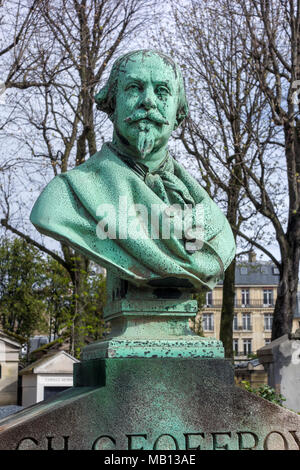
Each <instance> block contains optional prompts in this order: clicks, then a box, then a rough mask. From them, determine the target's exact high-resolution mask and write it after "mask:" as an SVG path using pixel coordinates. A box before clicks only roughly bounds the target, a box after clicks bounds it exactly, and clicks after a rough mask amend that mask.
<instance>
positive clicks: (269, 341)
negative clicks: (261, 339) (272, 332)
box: [265, 338, 271, 346]
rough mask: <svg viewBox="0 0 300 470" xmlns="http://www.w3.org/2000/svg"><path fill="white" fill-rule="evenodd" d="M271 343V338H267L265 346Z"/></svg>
mask: <svg viewBox="0 0 300 470" xmlns="http://www.w3.org/2000/svg"><path fill="white" fill-rule="evenodd" d="M270 343H271V338H265V346H266V345H267V344H270Z"/></svg>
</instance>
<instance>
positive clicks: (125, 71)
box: [119, 53, 177, 80]
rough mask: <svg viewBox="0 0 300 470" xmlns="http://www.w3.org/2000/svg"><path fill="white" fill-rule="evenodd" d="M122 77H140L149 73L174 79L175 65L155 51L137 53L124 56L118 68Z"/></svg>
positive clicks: (175, 75) (175, 76) (175, 74)
mask: <svg viewBox="0 0 300 470" xmlns="http://www.w3.org/2000/svg"><path fill="white" fill-rule="evenodd" d="M119 72H120V73H121V76H122V78H127V77H130V76H132V77H138V76H140V77H142V76H143V75H145V74H149V73H151V74H152V75H155V76H157V77H159V76H162V75H163V76H165V77H168V78H169V80H176V78H177V73H176V69H175V65H174V66H173V65H172V63H171V62H169V61H168V60H167V59H166V58H164V57H162V56H160V55H159V54H155V53H151V54H150V53H148V54H143V53H137V54H134V55H132V56H129V57H127V58H126V61H124V62H123V63H122V64H121V66H120V69H119Z"/></svg>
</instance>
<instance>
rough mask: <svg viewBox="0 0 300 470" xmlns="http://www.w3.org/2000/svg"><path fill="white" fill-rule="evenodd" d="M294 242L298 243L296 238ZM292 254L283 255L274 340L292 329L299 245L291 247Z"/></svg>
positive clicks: (275, 313) (273, 330) (276, 305)
mask: <svg viewBox="0 0 300 470" xmlns="http://www.w3.org/2000/svg"><path fill="white" fill-rule="evenodd" d="M293 244H294V245H295V244H296V240H294V242H293ZM289 248H290V249H289V253H290V254H291V255H290V256H287V257H283V256H282V264H281V273H280V281H279V285H278V289H277V300H276V303H275V308H274V317H273V326H272V341H274V340H275V339H277V338H280V337H281V336H283V335H285V334H288V333H290V332H291V330H292V326H293V317H294V314H295V311H296V305H297V288H298V269H299V247H298V246H297V247H295V246H294V247H293V246H292V247H289Z"/></svg>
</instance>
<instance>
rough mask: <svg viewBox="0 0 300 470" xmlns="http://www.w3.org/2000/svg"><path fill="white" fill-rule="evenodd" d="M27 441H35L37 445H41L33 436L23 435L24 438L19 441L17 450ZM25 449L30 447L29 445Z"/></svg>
mask: <svg viewBox="0 0 300 470" xmlns="http://www.w3.org/2000/svg"><path fill="white" fill-rule="evenodd" d="M25 441H31V442H33V443H34V444H35V445H36V446H38V445H39V443H38V441H37V440H36V439H34V438H33V437H23V439H21V440H20V442H19V443H18V445H17V447H16V450H21V449H20V446H21V445H22V443H23V442H25ZM25 449H28V447H27V446H25V447H24V450H25Z"/></svg>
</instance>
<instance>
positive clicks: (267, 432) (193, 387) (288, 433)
mask: <svg viewBox="0 0 300 470" xmlns="http://www.w3.org/2000/svg"><path fill="white" fill-rule="evenodd" d="M75 383H76V387H74V388H73V389H71V390H70V391H66V392H63V393H62V394H60V395H58V396H57V397H56V398H54V399H52V400H50V401H46V402H42V403H41V404H37V405H35V406H33V407H30V408H28V409H26V410H23V411H21V412H19V413H17V414H16V415H14V416H10V417H8V418H6V419H4V420H2V421H1V422H0V431H1V433H0V449H17V448H18V449H45V450H47V449H63V448H65V449H98V450H104V449H107V450H108V449H119V450H122V449H141V448H143V449H145V450H149V449H151V450H152V449H156V450H169V449H183V450H185V449H191V448H199V449H207V450H212V449H231V450H238V449H246V448H253V449H264V448H265V449H274V448H277V449H286V450H287V449H295V450H298V449H299V447H300V416H298V415H297V414H295V413H292V412H290V411H288V410H286V409H284V408H282V407H279V406H277V405H273V404H271V403H269V402H267V401H265V400H263V399H260V398H258V397H257V396H255V395H253V394H250V393H248V392H246V391H244V390H241V389H239V388H237V387H235V386H234V385H233V371H232V367H231V365H230V364H229V363H228V362H227V361H226V360H224V359H178V358H177V359H173V358H168V359H154V358H153V359H151V358H148V359H144V358H136V359H133V358H132V359H126V358H124V359H98V360H93V361H87V362H85V363H81V364H78V366H76V369H75ZM81 384H85V385H89V386H88V387H86V386H85V387H81Z"/></svg>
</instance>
